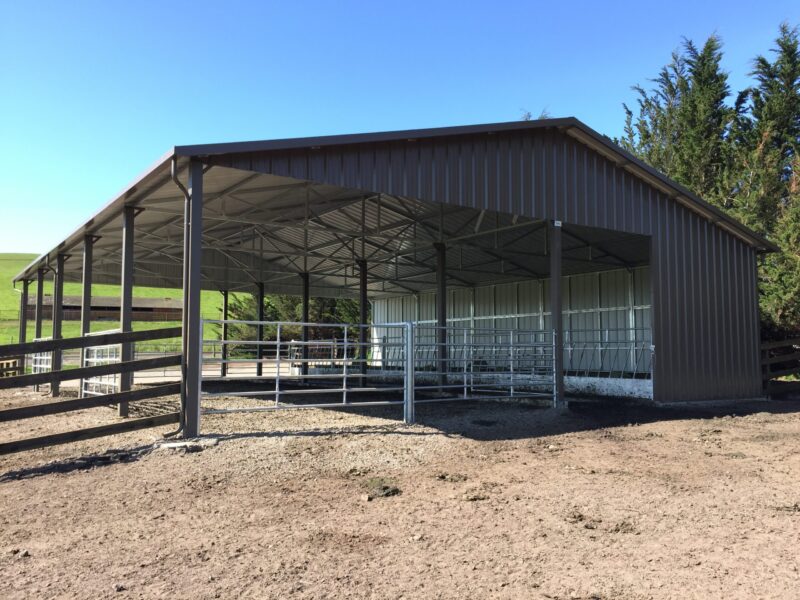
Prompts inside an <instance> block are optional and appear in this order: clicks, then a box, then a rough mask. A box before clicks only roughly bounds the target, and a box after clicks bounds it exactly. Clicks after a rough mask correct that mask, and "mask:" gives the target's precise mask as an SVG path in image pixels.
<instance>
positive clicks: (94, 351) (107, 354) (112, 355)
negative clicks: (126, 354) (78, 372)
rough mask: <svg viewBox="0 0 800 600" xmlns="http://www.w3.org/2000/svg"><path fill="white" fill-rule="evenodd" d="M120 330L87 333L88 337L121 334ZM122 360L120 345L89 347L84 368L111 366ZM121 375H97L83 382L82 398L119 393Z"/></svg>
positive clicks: (84, 353)
mask: <svg viewBox="0 0 800 600" xmlns="http://www.w3.org/2000/svg"><path fill="white" fill-rule="evenodd" d="M119 331H120V330H119V329H108V330H106V331H96V332H92V333H87V334H86V337H91V336H95V335H105V334H110V333H119ZM120 360H122V346H121V345H120V344H106V345H102V346H88V347H87V348H84V349H83V365H81V366H83V367H97V366H100V365H110V364H113V363H118V362H120ZM119 380H120V375H119V373H112V374H109V375H96V376H94V377H89V378H87V379H82V380H81V397H82V398H85V397H86V396H102V395H105V394H115V393H117V392H119Z"/></svg>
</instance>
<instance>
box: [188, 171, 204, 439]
mask: <svg viewBox="0 0 800 600" xmlns="http://www.w3.org/2000/svg"><path fill="white" fill-rule="evenodd" d="M188 191H189V194H188V195H189V198H188V199H187V203H186V204H187V206H186V214H185V221H184V231H183V235H184V236H185V239H184V249H185V252H184V256H183V260H184V261H188V266H187V268H186V270H185V276H186V279H185V281H184V284H183V304H184V311H186V315H185V321H184V322H185V329H184V330H183V337H184V341H185V345H186V355H185V357H184V363H185V373H186V375H185V381H184V390H185V399H184V425H183V436H184V437H185V438H194V437H197V436H198V435H199V434H200V394H201V393H202V378H203V340H202V337H203V323H202V320H201V318H200V285H201V280H200V277H201V272H202V270H201V266H202V252H203V163H202V162H200V161H199V160H197V159H195V158H193V159H192V160H191V162H190V163H189V190H188Z"/></svg>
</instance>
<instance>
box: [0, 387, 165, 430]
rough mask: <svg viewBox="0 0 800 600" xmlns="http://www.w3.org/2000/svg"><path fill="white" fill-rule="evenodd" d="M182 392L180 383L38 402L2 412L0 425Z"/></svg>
mask: <svg viewBox="0 0 800 600" xmlns="http://www.w3.org/2000/svg"><path fill="white" fill-rule="evenodd" d="M180 391H181V384H180V383H168V384H166V385H158V386H151V387H143V388H139V389H136V390H131V391H129V392H116V393H113V394H103V395H102V396H88V397H86V398H75V399H73V400H60V401H58V402H38V403H36V404H29V405H27V406H18V407H16V408H7V409H5V410H0V423H2V422H3V421H18V420H20V419H30V418H31V417H41V416H43V415H54V414H58V413H63V412H70V411H73V410H83V409H85V408H94V407H96V406H107V405H110V404H118V403H120V402H136V401H139V400H148V399H150V398H160V397H162V396H170V395H172V394H179V393H180Z"/></svg>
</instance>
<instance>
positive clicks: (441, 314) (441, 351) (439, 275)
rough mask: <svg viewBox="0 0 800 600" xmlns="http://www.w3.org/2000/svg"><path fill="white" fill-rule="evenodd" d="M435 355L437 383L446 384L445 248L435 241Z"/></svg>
mask: <svg viewBox="0 0 800 600" xmlns="http://www.w3.org/2000/svg"><path fill="white" fill-rule="evenodd" d="M433 247H434V248H435V249H436V356H437V363H438V368H437V371H438V372H439V385H442V386H444V385H446V384H447V249H446V248H445V245H444V244H441V243H436V244H434V245H433Z"/></svg>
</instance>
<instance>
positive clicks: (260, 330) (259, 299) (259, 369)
mask: <svg viewBox="0 0 800 600" xmlns="http://www.w3.org/2000/svg"><path fill="white" fill-rule="evenodd" d="M256 304H257V305H258V316H257V320H258V325H257V326H256V330H257V331H256V339H257V340H258V341H259V344H258V345H257V346H256V361H257V362H256V376H257V377H261V375H262V374H263V373H264V365H263V364H261V361H262V360H264V345H263V344H261V343H260V342H263V341H264V325H263V323H264V284H263V283H259V284H258V290H257V291H256Z"/></svg>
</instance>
